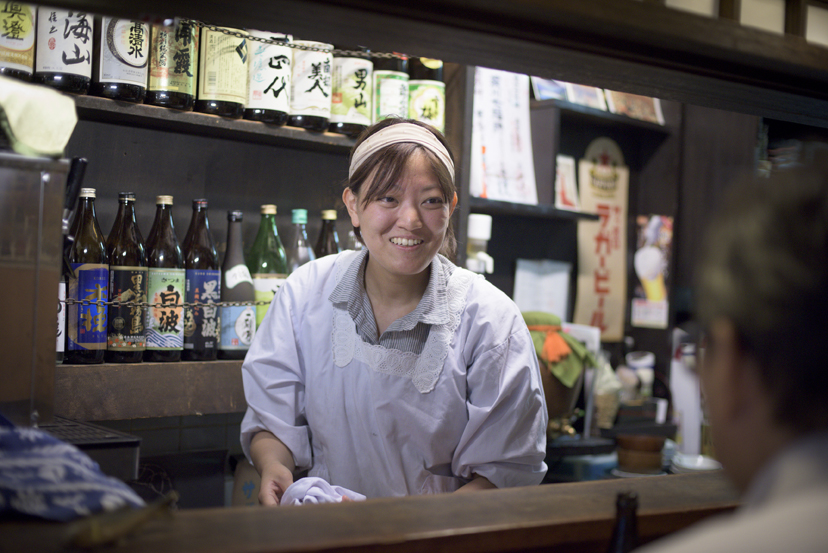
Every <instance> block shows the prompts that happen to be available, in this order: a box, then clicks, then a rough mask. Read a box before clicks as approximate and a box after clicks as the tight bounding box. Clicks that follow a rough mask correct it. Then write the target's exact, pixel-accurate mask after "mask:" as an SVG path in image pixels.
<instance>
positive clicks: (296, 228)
mask: <svg viewBox="0 0 828 553" xmlns="http://www.w3.org/2000/svg"><path fill="white" fill-rule="evenodd" d="M291 221H292V223H293V239H292V241H291V247H290V250H289V252H288V272H290V273H292V272H293V271H295V270H296V269H298V268H299V267H301V266H302V265H304V264H305V263H307V262H308V261H313V260H314V259H316V255H315V254H314V253H313V248H312V247H311V245H310V241H308V229H307V228H306V227H307V223H308V210H307V209H294V210H293V211H292V212H291Z"/></svg>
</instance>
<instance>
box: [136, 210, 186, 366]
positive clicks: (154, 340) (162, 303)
mask: <svg viewBox="0 0 828 553" xmlns="http://www.w3.org/2000/svg"><path fill="white" fill-rule="evenodd" d="M155 204H156V209H155V221H153V223H152V228H151V229H150V233H149V236H148V237H147V266H148V267H149V270H148V279H147V280H148V285H147V301H148V302H149V304H150V306H149V308H148V309H147V314H146V323H145V326H146V328H147V346H146V347H147V349H146V351H145V352H144V361H178V360H180V359H181V351H182V350H183V349H184V305H183V304H184V280H185V271H184V259H183V256H182V255H181V246H179V245H178V239H177V238H176V236H175V225H174V224H173V216H172V205H173V197H172V196H166V195H164V196H157V197H156V199H155Z"/></svg>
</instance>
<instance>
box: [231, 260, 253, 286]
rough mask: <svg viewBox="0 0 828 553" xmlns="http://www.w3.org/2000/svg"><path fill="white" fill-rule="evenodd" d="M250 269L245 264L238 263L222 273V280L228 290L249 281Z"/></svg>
mask: <svg viewBox="0 0 828 553" xmlns="http://www.w3.org/2000/svg"><path fill="white" fill-rule="evenodd" d="M252 280H253V279H251V278H250V269H248V268H247V265H243V264H239V265H236V266H235V267H233V268H232V269H229V270H228V271H227V272H226V273H225V275H224V282H225V284H226V285H227V289H228V290H232V289H233V288H235V287H236V286H238V285H239V284H240V283H242V282H251V281H252Z"/></svg>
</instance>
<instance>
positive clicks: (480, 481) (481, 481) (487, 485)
mask: <svg viewBox="0 0 828 553" xmlns="http://www.w3.org/2000/svg"><path fill="white" fill-rule="evenodd" d="M495 488H497V486H495V485H494V484H492V483H491V482H489V479H488V478H484V477H482V476H480V475H478V474H475V475H474V478H472V480H471V482H469V483H467V484H464V485H463V486H460V488H458V489H457V490H455V492H454V493H458V492H462V493H465V492H473V491H476V490H493V489H495Z"/></svg>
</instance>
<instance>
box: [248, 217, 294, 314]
mask: <svg viewBox="0 0 828 553" xmlns="http://www.w3.org/2000/svg"><path fill="white" fill-rule="evenodd" d="M261 211H262V219H261V221H260V222H259V231H258V232H257V233H256V239H255V240H254V241H253V246H251V248H250V252H249V253H248V254H247V268H248V269H250V275H251V276H252V277H253V288H254V289H255V291H256V303H257V305H256V328H259V325H260V324H262V321H263V320H264V316H265V313H267V308H268V307H270V302H271V300H273V296H274V295H275V294H276V291H277V290H278V289H279V287H280V286H281V285H282V283H283V282H284V281H285V279H286V278H287V272H288V271H287V255H286V254H285V248H284V246H282V241H281V240H280V239H279V231H278V229H277V228H276V206H275V205H273V204H265V205H263V206H262V207H261ZM259 302H266V303H261V304H259Z"/></svg>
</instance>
